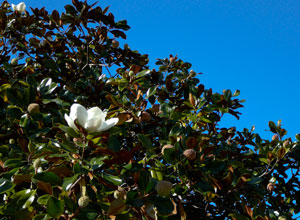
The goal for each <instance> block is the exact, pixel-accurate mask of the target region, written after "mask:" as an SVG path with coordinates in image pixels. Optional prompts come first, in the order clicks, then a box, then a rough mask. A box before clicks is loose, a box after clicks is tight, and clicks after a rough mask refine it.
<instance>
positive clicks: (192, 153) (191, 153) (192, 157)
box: [183, 149, 197, 160]
mask: <svg viewBox="0 0 300 220" xmlns="http://www.w3.org/2000/svg"><path fill="white" fill-rule="evenodd" d="M183 155H184V156H185V157H186V158H187V159H188V160H195V159H196V155H197V154H196V151H195V150H193V149H187V150H185V151H184V152H183Z"/></svg>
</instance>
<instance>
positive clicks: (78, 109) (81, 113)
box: [70, 103, 88, 127]
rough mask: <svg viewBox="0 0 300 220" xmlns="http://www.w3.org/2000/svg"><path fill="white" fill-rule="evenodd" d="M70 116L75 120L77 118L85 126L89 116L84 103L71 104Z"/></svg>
mask: <svg viewBox="0 0 300 220" xmlns="http://www.w3.org/2000/svg"><path fill="white" fill-rule="evenodd" d="M70 118H71V119H72V120H73V121H75V120H76V119H77V120H78V123H79V125H81V126H82V127H84V126H85V123H86V121H87V118H88V113H87V110H86V109H85V107H83V106H82V105H80V104H77V103H75V104H73V105H72V106H71V111H70Z"/></svg>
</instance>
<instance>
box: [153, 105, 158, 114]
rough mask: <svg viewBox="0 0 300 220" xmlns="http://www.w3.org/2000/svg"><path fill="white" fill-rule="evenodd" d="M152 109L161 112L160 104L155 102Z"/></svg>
mask: <svg viewBox="0 0 300 220" xmlns="http://www.w3.org/2000/svg"><path fill="white" fill-rule="evenodd" d="M152 111H153V112H159V104H154V105H153V106H152Z"/></svg>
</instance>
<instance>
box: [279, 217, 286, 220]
mask: <svg viewBox="0 0 300 220" xmlns="http://www.w3.org/2000/svg"><path fill="white" fill-rule="evenodd" d="M278 220H286V217H284V216H279V217H278Z"/></svg>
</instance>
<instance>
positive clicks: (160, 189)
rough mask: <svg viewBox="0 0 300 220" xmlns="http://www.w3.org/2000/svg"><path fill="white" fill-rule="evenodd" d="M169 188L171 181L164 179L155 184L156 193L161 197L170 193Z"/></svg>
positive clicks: (170, 187)
mask: <svg viewBox="0 0 300 220" xmlns="http://www.w3.org/2000/svg"><path fill="white" fill-rule="evenodd" d="M171 189H172V183H171V182H169V181H165V180H162V181H159V182H158V183H157V184H156V186H155V190H156V192H157V194H158V195H159V196H161V197H165V196H168V195H170V192H171Z"/></svg>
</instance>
